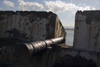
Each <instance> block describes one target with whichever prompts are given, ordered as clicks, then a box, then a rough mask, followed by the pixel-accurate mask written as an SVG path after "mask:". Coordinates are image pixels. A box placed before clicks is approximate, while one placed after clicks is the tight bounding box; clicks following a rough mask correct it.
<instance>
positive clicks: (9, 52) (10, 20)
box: [0, 11, 66, 67]
mask: <svg viewBox="0 0 100 67" xmlns="http://www.w3.org/2000/svg"><path fill="white" fill-rule="evenodd" d="M60 36H63V37H66V32H65V30H64V27H63V26H62V24H61V22H60V20H59V18H58V16H57V15H56V14H54V13H52V12H36V11H16V12H13V11H0V67H4V66H5V67H7V66H9V67H33V66H34V67H52V65H53V64H54V62H55V61H57V60H58V59H60V58H61V56H60V51H58V50H59V49H58V48H52V47H49V48H47V49H46V50H44V51H43V52H40V53H38V54H35V55H32V56H29V57H26V56H23V55H22V54H24V55H25V53H27V50H25V47H23V46H20V49H19V50H21V51H19V52H23V53H22V54H21V55H22V56H18V55H19V52H18V51H16V50H15V49H14V48H17V47H16V46H14V43H19V42H20V41H21V42H23V43H29V42H35V41H43V40H46V39H51V38H56V37H60ZM6 38H7V39H9V38H12V39H15V40H9V41H10V42H8V41H7V40H5V39H6ZM16 39H20V41H18V40H16ZM2 41H3V42H2ZM5 41H7V44H6V45H4V44H5ZM59 45H65V43H63V44H59Z"/></svg>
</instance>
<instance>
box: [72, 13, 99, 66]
mask: <svg viewBox="0 0 100 67" xmlns="http://www.w3.org/2000/svg"><path fill="white" fill-rule="evenodd" d="M73 45H74V48H75V49H82V50H85V51H79V52H81V53H80V55H81V56H83V57H85V58H87V59H92V60H93V61H95V62H96V64H97V67H100V64H99V62H100V11H83V12H82V11H78V12H77V13H76V17H75V33H74V44H73ZM82 52H84V53H82Z"/></svg>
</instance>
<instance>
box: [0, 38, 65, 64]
mask: <svg viewBox="0 0 100 67" xmlns="http://www.w3.org/2000/svg"><path fill="white" fill-rule="evenodd" d="M0 42H1V43H0V45H1V46H0V63H1V62H8V63H9V61H10V62H14V61H25V60H27V59H28V58H30V57H32V56H33V55H36V54H40V53H43V51H46V49H47V48H48V47H52V48H53V47H56V46H58V44H61V43H64V42H65V38H64V37H58V38H53V39H48V40H44V41H36V42H28V43H25V42H22V41H21V40H20V39H15V38H0Z"/></svg>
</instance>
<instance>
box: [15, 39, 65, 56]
mask: <svg viewBox="0 0 100 67" xmlns="http://www.w3.org/2000/svg"><path fill="white" fill-rule="evenodd" d="M64 42H65V38H64V37H58V38H53V39H48V40H44V41H36V42H30V43H22V44H19V45H17V47H16V49H17V50H16V51H17V52H21V53H20V54H23V53H24V54H25V53H27V54H28V55H33V54H36V53H38V52H41V51H43V50H45V49H47V47H54V46H57V45H58V44H61V43H64ZM24 50H25V51H24ZM24 54H23V55H24Z"/></svg>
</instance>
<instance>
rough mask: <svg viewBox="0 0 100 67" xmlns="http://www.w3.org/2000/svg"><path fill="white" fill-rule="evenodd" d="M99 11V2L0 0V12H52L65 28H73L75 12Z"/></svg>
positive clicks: (75, 0)
mask: <svg viewBox="0 0 100 67" xmlns="http://www.w3.org/2000/svg"><path fill="white" fill-rule="evenodd" d="M99 9H100V0H0V10H12V11H16V10H37V11H52V12H54V13H56V14H57V15H58V17H59V19H60V21H61V22H62V24H63V26H67V27H74V23H75V22H74V20H75V13H76V11H77V10H82V11H83V10H99Z"/></svg>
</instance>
